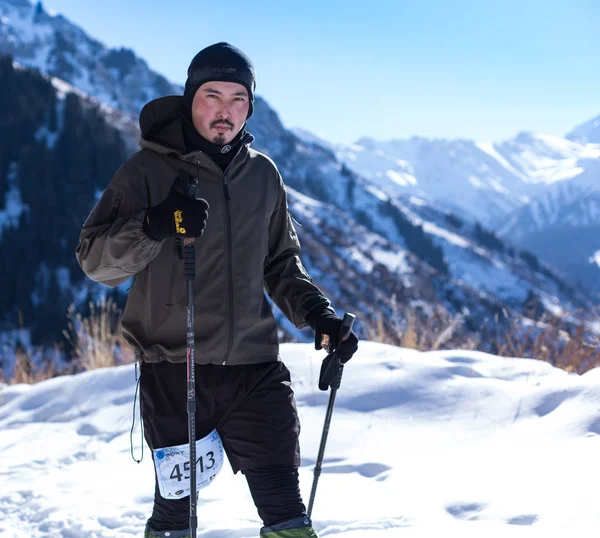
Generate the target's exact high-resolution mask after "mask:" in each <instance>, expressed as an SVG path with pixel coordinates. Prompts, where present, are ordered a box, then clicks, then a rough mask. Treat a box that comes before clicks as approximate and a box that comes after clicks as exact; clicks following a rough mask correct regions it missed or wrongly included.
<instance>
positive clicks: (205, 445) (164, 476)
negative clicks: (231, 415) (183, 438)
mask: <svg viewBox="0 0 600 538" xmlns="http://www.w3.org/2000/svg"><path fill="white" fill-rule="evenodd" d="M153 454H154V467H155V468H156V478H157V480H158V489H159V491H160V494H161V495H162V497H164V498H165V499H180V498H183V497H186V496H187V495H189V494H190V447H189V445H188V444H183V445H177V446H169V447H165V448H157V449H154V450H153ZM196 454H200V456H199V457H198V458H197V459H196V485H197V489H198V490H200V489H202V488H205V487H206V486H208V485H209V484H211V483H212V481H213V480H214V479H215V477H216V476H217V474H219V471H220V470H221V468H222V467H223V459H224V451H223V443H222V441H221V438H220V437H219V434H218V433H217V431H216V430H213V431H212V432H211V433H209V434H208V435H207V436H206V437H204V438H203V439H199V440H197V441H196Z"/></svg>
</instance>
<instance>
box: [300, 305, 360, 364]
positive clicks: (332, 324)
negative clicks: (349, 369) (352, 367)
mask: <svg viewBox="0 0 600 538" xmlns="http://www.w3.org/2000/svg"><path fill="white" fill-rule="evenodd" d="M315 310H316V311H315ZM315 310H311V311H310V312H309V314H308V315H307V316H306V322H307V323H308V324H309V325H310V326H311V327H312V329H313V330H314V331H315V349H317V350H319V349H322V346H321V338H322V336H323V335H325V334H326V335H328V336H329V349H328V350H327V351H329V352H332V351H337V356H338V357H339V359H340V361H341V363H342V364H345V363H346V362H348V361H349V360H350V359H351V358H352V355H354V354H355V353H356V350H357V349H358V336H357V335H356V333H355V332H354V331H350V334H349V335H348V337H347V338H346V339H345V340H344V341H342V342H340V330H341V328H342V320H341V318H339V317H338V316H337V315H336V314H335V312H333V310H331V309H330V308H324V309H321V308H319V309H315Z"/></svg>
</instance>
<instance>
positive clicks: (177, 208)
mask: <svg viewBox="0 0 600 538" xmlns="http://www.w3.org/2000/svg"><path fill="white" fill-rule="evenodd" d="M207 219H208V202H207V201H206V200H204V199H202V198H198V199H196V198H188V197H187V196H184V195H183V194H181V193H180V192H179V191H178V190H176V187H175V184H173V187H171V190H170V191H169V194H168V195H167V197H166V198H165V199H164V200H163V201H162V202H161V203H160V204H158V205H156V206H154V207H151V208H150V209H149V210H148V212H147V213H146V218H145V219H144V231H145V232H146V235H147V236H148V237H150V238H152V239H154V240H156V241H161V240H162V239H165V238H166V237H190V238H191V237H200V236H201V235H202V232H204V228H205V227H206V220H207Z"/></svg>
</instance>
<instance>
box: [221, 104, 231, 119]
mask: <svg viewBox="0 0 600 538" xmlns="http://www.w3.org/2000/svg"><path fill="white" fill-rule="evenodd" d="M230 116H231V104H230V103H222V104H221V108H220V109H219V117H220V118H229V117H230Z"/></svg>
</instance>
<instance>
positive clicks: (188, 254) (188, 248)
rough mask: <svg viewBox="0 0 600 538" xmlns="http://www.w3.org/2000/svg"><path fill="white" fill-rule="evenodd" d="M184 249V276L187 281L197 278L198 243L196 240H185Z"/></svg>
mask: <svg viewBox="0 0 600 538" xmlns="http://www.w3.org/2000/svg"><path fill="white" fill-rule="evenodd" d="M184 241H185V243H186V244H185V247H184V248H183V274H184V275H185V278H186V279H187V280H194V279H195V278H196V243H195V241H194V240H191V241H190V240H189V239H185V240H184Z"/></svg>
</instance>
